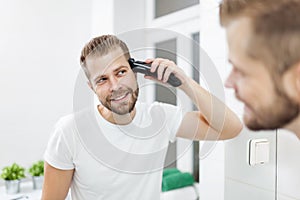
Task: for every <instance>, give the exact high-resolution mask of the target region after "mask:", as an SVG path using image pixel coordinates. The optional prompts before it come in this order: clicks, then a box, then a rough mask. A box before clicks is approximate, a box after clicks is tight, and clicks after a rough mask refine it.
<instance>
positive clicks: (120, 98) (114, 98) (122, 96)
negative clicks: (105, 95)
mask: <svg viewBox="0 0 300 200" xmlns="http://www.w3.org/2000/svg"><path fill="white" fill-rule="evenodd" d="M128 95H129V92H126V93H125V94H122V95H119V96H116V97H113V98H110V100H111V101H114V102H116V101H122V100H124V99H126V97H127V96H128Z"/></svg>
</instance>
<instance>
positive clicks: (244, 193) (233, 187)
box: [204, 179, 275, 200]
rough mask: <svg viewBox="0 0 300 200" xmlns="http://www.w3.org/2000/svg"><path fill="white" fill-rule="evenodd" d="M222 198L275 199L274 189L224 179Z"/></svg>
mask: <svg viewBox="0 0 300 200" xmlns="http://www.w3.org/2000/svg"><path fill="white" fill-rule="evenodd" d="M204 200H205V199H204ZM224 200H275V190H266V189H264V188H260V187H256V186H253V185H249V184H244V183H241V182H237V181H234V180H231V179H226V180H225V198H224Z"/></svg>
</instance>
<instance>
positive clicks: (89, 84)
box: [86, 81, 94, 91]
mask: <svg viewBox="0 0 300 200" xmlns="http://www.w3.org/2000/svg"><path fill="white" fill-rule="evenodd" d="M86 83H87V84H88V86H89V88H91V90H93V91H94V88H93V86H92V84H91V82H90V81H87V82H86Z"/></svg>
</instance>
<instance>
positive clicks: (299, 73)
mask: <svg viewBox="0 0 300 200" xmlns="http://www.w3.org/2000/svg"><path fill="white" fill-rule="evenodd" d="M295 77H296V90H297V96H300V62H298V64H297V65H296V74H295ZM299 102H300V100H299Z"/></svg>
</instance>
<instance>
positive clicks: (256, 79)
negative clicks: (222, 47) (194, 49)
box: [225, 19, 299, 130]
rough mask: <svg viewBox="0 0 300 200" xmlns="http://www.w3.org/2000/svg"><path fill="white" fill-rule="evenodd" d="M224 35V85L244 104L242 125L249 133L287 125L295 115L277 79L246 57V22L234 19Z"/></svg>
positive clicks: (294, 107) (294, 105)
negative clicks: (226, 59)
mask: <svg viewBox="0 0 300 200" xmlns="http://www.w3.org/2000/svg"><path fill="white" fill-rule="evenodd" d="M226 32H227V41H228V48H229V62H230V63H231V64H232V66H233V68H232V71H231V73H230V75H229V77H228V78H227V81H226V83H225V86H226V87H228V88H232V89H234V91H235V94H236V97H237V99H239V100H240V101H242V102H243V103H244V116H243V118H244V122H245V124H246V126H247V127H248V128H250V129H252V130H261V129H275V128H280V127H283V126H285V125H286V124H288V123H289V122H291V121H292V120H293V119H294V118H295V117H296V116H297V115H298V114H299V110H298V109H299V108H298V105H297V103H296V102H295V101H293V100H291V98H289V96H288V95H287V94H286V92H285V91H284V89H283V88H284V87H283V82H282V80H281V79H280V80H279V81H278V82H275V81H274V80H275V79H274V78H273V76H272V75H271V73H270V71H269V70H268V69H267V67H266V66H265V65H264V64H263V62H261V61H258V60H254V59H253V58H250V57H249V56H248V54H247V46H248V42H249V39H250V36H251V24H250V21H249V20H248V19H239V20H236V21H234V22H232V23H231V24H230V25H229V26H228V27H227V28H226ZM251 51H255V49H251Z"/></svg>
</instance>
